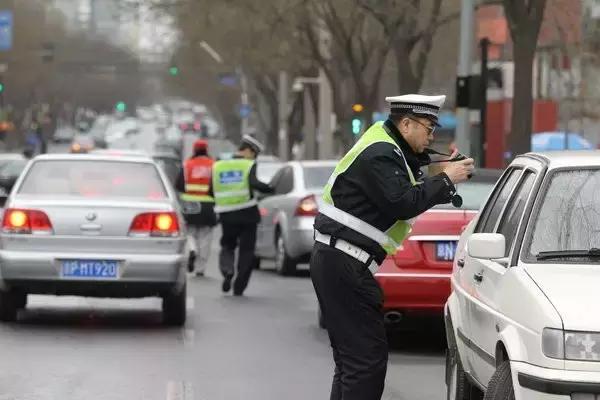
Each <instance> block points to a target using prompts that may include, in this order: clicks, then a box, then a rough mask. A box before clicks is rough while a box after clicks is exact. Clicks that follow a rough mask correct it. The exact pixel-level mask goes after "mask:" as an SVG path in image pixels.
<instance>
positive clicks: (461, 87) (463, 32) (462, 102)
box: [455, 0, 475, 153]
mask: <svg viewBox="0 0 600 400" xmlns="http://www.w3.org/2000/svg"><path fill="white" fill-rule="evenodd" d="M474 14H475V5H474V0H461V10H460V49H459V59H458V71H457V72H458V78H457V84H456V93H457V96H456V97H457V104H456V107H457V110H456V136H455V143H456V147H457V148H458V149H459V151H461V152H465V153H469V152H470V151H471V122H470V116H469V113H470V111H469V103H471V102H470V101H469V100H470V99H469V93H471V92H472V91H471V90H470V85H469V82H470V78H469V77H470V75H471V68H472V48H473V40H474V32H473V31H474V26H475V25H474V22H475V18H474Z"/></svg>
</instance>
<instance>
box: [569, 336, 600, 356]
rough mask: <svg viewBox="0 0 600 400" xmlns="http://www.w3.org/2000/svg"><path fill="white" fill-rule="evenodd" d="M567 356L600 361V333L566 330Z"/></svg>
mask: <svg viewBox="0 0 600 400" xmlns="http://www.w3.org/2000/svg"><path fill="white" fill-rule="evenodd" d="M565 358H566V359H567V360H576V361H600V333H597V332H570V331H565Z"/></svg>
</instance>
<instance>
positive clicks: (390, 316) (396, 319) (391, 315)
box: [383, 311, 403, 325]
mask: <svg viewBox="0 0 600 400" xmlns="http://www.w3.org/2000/svg"><path fill="white" fill-rule="evenodd" d="M402 317H403V315H402V313H399V312H398V311H388V312H386V313H385V314H384V315H383V321H384V322H385V323H386V325H395V324H398V323H400V321H402Z"/></svg>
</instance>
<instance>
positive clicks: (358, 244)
mask: <svg viewBox="0 0 600 400" xmlns="http://www.w3.org/2000/svg"><path fill="white" fill-rule="evenodd" d="M386 100H387V101H388V102H389V103H391V113H390V116H389V118H388V120H387V121H385V122H378V123H375V124H374V125H373V126H371V127H370V128H369V129H368V130H367V131H366V132H365V133H364V134H363V135H362V137H361V138H360V140H359V141H358V142H357V143H356V144H355V145H354V147H353V148H352V149H351V150H350V151H349V152H348V153H347V154H346V155H345V156H344V157H343V158H342V160H341V161H340V162H339V163H338V165H337V167H336V168H335V170H334V172H333V174H332V176H331V178H330V179H329V181H328V183H327V185H326V186H325V189H324V195H323V200H324V203H323V205H322V206H321V207H320V209H319V214H318V215H317V217H316V219H315V225H314V226H315V245H314V248H313V252H312V257H311V261H310V274H311V279H312V282H313V285H314V288H315V291H316V294H317V298H318V300H319V306H320V308H321V312H322V315H323V318H324V322H325V325H326V327H327V330H328V333H329V338H330V342H331V347H332V349H333V358H334V361H335V373H334V377H333V385H332V388H331V399H336V400H337V399H344V400H359V399H360V400H366V399H368V400H375V399H380V398H381V395H382V393H383V387H384V381H385V374H386V369H387V354H388V345H387V339H386V331H385V326H384V321H383V311H382V306H383V293H382V291H381V288H380V287H379V285H378V283H377V281H376V280H375V278H374V276H373V274H374V273H375V271H376V269H377V267H378V265H379V264H381V263H382V262H383V260H384V259H385V257H386V255H388V254H393V253H394V252H395V251H396V249H397V248H398V247H399V246H400V245H401V243H402V241H403V240H404V239H405V238H406V237H407V235H408V234H409V232H410V230H411V223H412V220H413V219H414V218H415V217H417V216H418V215H419V214H421V213H423V212H424V211H426V210H428V209H430V208H431V207H433V206H435V205H436V204H441V203H448V202H450V201H451V199H452V196H453V195H454V194H455V187H454V184H456V183H458V182H463V181H465V180H467V179H468V175H469V174H471V173H472V171H473V160H472V159H470V158H469V159H465V160H463V161H457V162H453V163H448V164H443V165H442V168H443V172H441V173H439V174H437V175H435V176H430V177H424V176H423V173H422V172H421V170H420V169H421V167H423V166H425V165H428V164H429V162H430V161H431V160H430V158H429V156H428V155H427V153H425V148H426V147H427V146H429V144H430V143H431V141H432V140H433V132H434V130H435V126H436V125H437V120H438V114H439V110H440V108H441V106H442V105H443V103H444V100H445V96H422V95H404V96H397V97H388V98H386ZM454 155H456V153H455V154H453V156H454Z"/></svg>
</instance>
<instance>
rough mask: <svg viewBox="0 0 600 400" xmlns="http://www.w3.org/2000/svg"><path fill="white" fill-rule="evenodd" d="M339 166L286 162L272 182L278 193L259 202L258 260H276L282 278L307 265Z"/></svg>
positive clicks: (327, 163) (313, 162)
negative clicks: (320, 214)
mask: <svg viewBox="0 0 600 400" xmlns="http://www.w3.org/2000/svg"><path fill="white" fill-rule="evenodd" d="M336 163H337V161H293V162H289V163H286V164H285V165H284V166H283V167H282V168H281V169H280V170H279V171H278V172H277V173H276V174H275V176H273V179H272V180H271V186H273V187H275V194H274V195H271V196H269V197H265V198H263V199H262V200H261V201H260V203H259V208H260V212H261V216H262V218H261V223H260V224H259V226H258V232H257V241H256V251H255V253H256V256H257V257H258V258H259V259H261V258H264V259H274V260H275V268H276V270H277V272H279V273H280V274H282V275H292V274H294V273H295V272H296V269H297V265H298V264H299V263H302V262H308V259H309V257H310V252H311V250H312V247H313V243H314V239H313V224H314V220H315V216H316V215H317V212H318V210H319V205H320V204H321V201H322V200H321V196H322V194H323V188H324V186H325V184H326V183H327V180H328V179H329V177H330V176H331V173H332V172H333V169H334V168H335V165H336ZM259 165H260V164H259Z"/></svg>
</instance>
